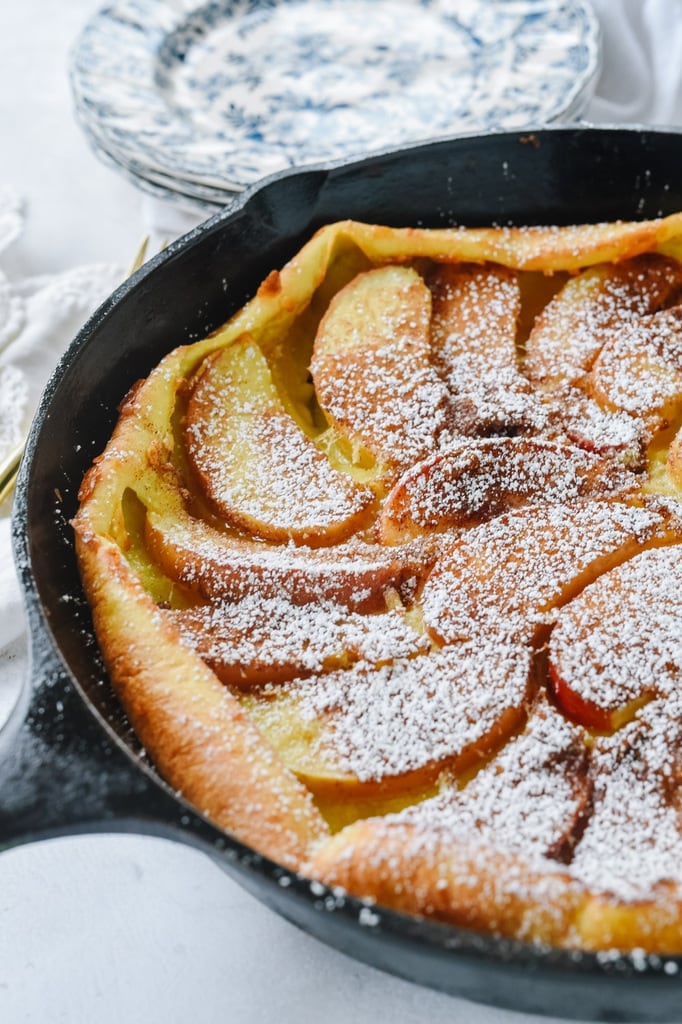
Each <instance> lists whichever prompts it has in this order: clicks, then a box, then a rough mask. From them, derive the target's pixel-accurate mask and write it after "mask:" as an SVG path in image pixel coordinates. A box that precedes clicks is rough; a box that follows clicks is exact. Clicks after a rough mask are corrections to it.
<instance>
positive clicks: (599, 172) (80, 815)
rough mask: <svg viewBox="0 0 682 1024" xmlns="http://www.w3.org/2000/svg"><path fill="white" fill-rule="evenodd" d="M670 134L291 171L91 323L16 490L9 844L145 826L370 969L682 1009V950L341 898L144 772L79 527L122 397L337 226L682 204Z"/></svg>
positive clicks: (509, 141) (503, 999)
mask: <svg viewBox="0 0 682 1024" xmlns="http://www.w3.org/2000/svg"><path fill="white" fill-rule="evenodd" d="M681 166H682V135H680V134H675V133H672V132H662V131H649V130H636V129H594V128H588V127H577V128H560V129H549V130H548V129H544V130H538V131H533V132H525V133H523V134H522V133H511V134H487V135H484V136H469V137H464V138H457V139H452V140H446V141H441V142H436V143H430V144H425V145H421V146H417V147H412V148H409V149H406V150H400V151H393V152H390V153H387V154H384V155H380V156H377V157H373V158H371V159H366V160H361V161H356V162H353V163H344V164H332V165H327V166H325V167H321V168H314V169H309V170H304V171H302V172H298V173H297V172H293V173H285V174H282V175H279V176H276V177H274V178H271V179H269V180H268V181H267V182H265V183H264V184H262V185H261V186H260V187H255V188H253V189H251V190H250V191H248V192H247V193H245V194H244V195H243V196H242V197H241V198H240V199H239V200H238V201H237V202H236V203H235V204H234V205H233V206H232V207H230V208H229V209H227V210H226V211H225V212H223V213H220V214H218V215H217V216H216V217H214V218H213V219H212V220H210V221H208V222H207V223H206V224H204V225H203V226H201V227H200V228H198V229H197V230H196V231H194V232H192V233H191V234H190V235H188V236H186V237H185V238H184V239H182V240H180V241H179V242H177V243H175V244H173V245H172V246H171V247H170V248H169V249H168V250H167V251H166V252H165V253H163V254H162V255H161V256H158V257H157V258H156V259H155V260H153V261H152V263H151V264H150V265H148V266H147V267H145V268H144V269H143V270H142V271H141V272H139V273H138V274H137V275H136V276H135V277H134V278H133V279H132V280H130V281H129V282H127V283H126V284H124V285H123V286H122V287H121V288H119V290H118V291H117V292H116V293H115V294H114V295H113V296H112V297H111V298H110V299H109V300H108V301H107V302H105V303H104V305H103V306H102V307H101V308H100V309H99V311H98V312H97V313H96V314H95V315H94V317H93V318H92V319H91V320H90V322H89V323H88V324H87V325H86V327H85V328H84V329H83V331H81V333H80V334H79V336H78V337H77V338H76V340H75V341H74V342H73V344H72V346H71V347H70V349H69V351H68V352H67V354H66V356H65V358H64V359H63V360H62V363H61V365H60V366H59V368H58V370H57V372H56V373H55V375H54V377H53V379H52V381H51V382H50V385H49V386H48V388H47V391H46V393H45V395H44V398H43V401H42V404H41V406H40V409H39V412H38V414H37V417H36V419H35V422H34V424H33V429H32V432H31V436H30V439H29V443H28V449H27V454H26V457H25V459H24V462H23V466H22V470H21V474H20V479H19V485H18V489H17V495H16V504H15V515H14V543H15V554H16V558H17V563H18V566H19V571H20V574H21V579H22V583H23V588H24V591H25V597H26V608H27V613H28V619H29V625H30V634H31V659H32V667H31V673H30V676H31V678H30V683H28V682H27V684H26V687H25V691H24V693H23V694H22V698H21V699H20V701H19V703H18V705H17V707H16V708H15V711H14V713H13V715H12V718H11V720H10V722H9V724H8V726H7V727H6V728H5V730H4V731H3V733H2V734H1V735H0V848H2V847H9V846H12V845H14V844H17V843H21V842H27V841H30V840H35V839H40V838H42V837H48V836H54V835H59V834H66V833H76V832H86V831H108V832H110V831H135V832H141V833H147V834H153V835H161V836H166V837H170V838H173V839H177V840H179V841H180V842H184V843H188V844H191V845H193V846H196V847H200V848H201V849H203V850H204V851H206V852H207V853H209V854H210V855H211V856H212V857H213V858H214V859H216V860H217V861H218V862H219V863H220V864H221V865H223V866H224V867H225V869H226V870H227V871H228V872H229V873H230V874H231V875H232V876H233V877H234V878H235V879H236V880H237V881H238V882H239V883H240V884H242V885H243V886H244V887H245V888H247V889H248V890H249V891H250V892H252V893H253V894H254V895H255V896H257V897H258V898H259V899H261V900H262V901H263V902H264V903H266V904H268V905H269V906H270V907H272V908H273V909H275V910H277V911H278V912H279V913H281V914H283V915H284V917H286V918H288V919H289V920H290V921H292V922H294V923H296V924H298V925H299V926H301V927H302V928H303V929H305V930H306V931H307V932H309V933H311V934H312V935H315V936H317V937H319V938H320V939H322V940H324V941H325V942H327V943H329V944H331V945H332V946H335V947H337V948H339V949H341V950H343V951H344V952H346V953H348V954H350V955H352V956H355V957H357V958H358V959H361V960H364V961H366V962H368V963H370V964H372V965H374V966H376V967H379V968H383V969H385V970H388V971H391V972H393V973H395V974H398V975H401V976H402V977H405V978H408V979H410V980H412V981H415V982H417V983H420V984H423V985H427V986H430V987H433V988H437V989H441V990H444V991H446V992H451V993H454V994H457V995H461V996H465V997H468V998H470V999H474V1000H478V1001H481V1002H488V1003H492V1004H495V1005H499V1006H506V1007H510V1008H514V1009H517V1010H526V1011H535V1012H543V1013H548V1014H552V1015H558V1016H566V1017H578V1018H583V1019H585V1018H590V1019H596V1020H604V1021H607V1020H640V1021H642V1020H647V1021H648V1020H651V1021H653V1020H663V1019H667V1020H670V1019H673V1018H675V1019H678V1018H679V1017H680V1016H681V1015H682V975H680V974H678V973H677V972H678V970H682V958H680V959H679V960H676V959H670V958H668V959H666V960H665V961H661V960H660V959H658V958H655V957H653V958H643V957H616V958H609V957H598V956H593V955H574V954H572V953H570V952H566V951H563V952H562V951H556V950H540V949H537V948H532V947H529V946H526V945H523V944H522V943H518V942H510V941H502V940H499V939H496V938H494V937H491V936H481V935H477V934H474V933H471V932H469V931H466V930H463V929H456V928H450V927H446V926H441V925H439V924H436V923H431V922H425V921H422V920H419V919H417V918H411V917H407V916H404V915H401V914H397V913H393V912H389V911H384V910H382V909H379V910H378V911H376V913H374V912H370V911H368V910H367V908H363V906H362V904H361V903H359V902H358V901H356V900H353V899H346V900H345V901H343V900H338V899H336V898H335V897H334V896H333V894H331V893H329V892H328V890H326V889H325V888H324V887H322V886H319V885H316V884H313V885H310V884H309V883H308V882H305V881H302V880H301V879H299V878H296V877H295V876H293V875H291V874H290V873H289V872H287V871H285V870H284V869H282V868H281V867H279V866H278V865H277V864H274V863H272V862H271V861H269V860H267V859H266V858H264V857H261V856H259V855H258V854H256V853H254V852H253V851H252V850H250V849H249V848H248V847H246V846H244V845H242V844H241V843H238V842H236V841H235V840H233V839H232V838H230V837H229V836H228V835H225V834H224V833H221V832H220V831H218V830H217V829H215V828H214V827H213V826H212V825H210V824H209V823H208V822H207V821H206V820H204V819H203V818H202V817H201V816H200V815H198V814H197V813H196V812H194V811H193V810H192V808H191V807H189V806H188V805H187V804H185V803H184V802H183V800H182V799H180V798H179V797H178V796H177V795H175V794H174V793H173V792H172V791H171V790H170V788H169V787H168V786H166V784H165V783H163V782H162V781H161V780H160V779H159V778H158V777H157V776H156V775H155V774H154V772H153V770H152V769H151V768H150V766H149V764H148V763H147V762H146V761H145V760H144V756H143V754H142V753H141V751H140V749H139V746H138V744H137V743H136V740H135V738H134V737H133V736H132V735H131V733H130V730H129V728H128V727H127V725H126V723H125V720H124V719H123V717H122V715H121V712H120V709H119V708H118V707H117V705H116V703H115V700H114V698H113V697H112V695H111V693H110V690H109V687H108V684H107V679H106V673H105V671H104V670H103V667H102V665H101V662H100V659H99V655H98V650H97V645H96V643H95V640H94V638H93V634H92V627H91V622H90V618H89V614H88V610H87V606H86V604H85V601H84V597H83V593H82V590H81V586H80V582H79V577H78V573H77V569H76V564H75V559H74V553H73V545H72V538H71V530H70V527H69V519H70V518H71V516H72V515H73V513H74V511H75V508H76V495H77V490H78V485H79V483H80V480H81V478H82V476H83V473H84V471H85V470H86V468H87V467H88V465H89V464H90V462H91V460H92V458H93V457H94V456H95V455H97V454H98V453H99V452H100V451H101V449H102V448H103V447H104V445H105V443H106V440H107V438H108V436H109V434H110V432H111V430H112V427H113V425H114V422H115V420H116V416H117V412H116V410H117V405H118V403H119V402H120V400H121V398H122V397H123V395H124V394H125V393H126V391H127V389H128V387H129V386H130V385H131V384H132V383H133V382H134V381H135V380H136V379H138V378H139V377H141V376H143V375H146V374H147V373H148V372H149V370H150V369H151V368H152V366H154V364H155V363H156V362H157V361H158V360H159V359H160V358H161V356H163V355H164V353H166V352H167V351H169V350H170V349H171V348H174V347H175V346H176V345H179V344H181V343H184V342H187V341H189V340H193V339H196V338H198V337H201V336H203V335H205V334H206V333H207V332H208V331H210V330H212V329H213V328H215V327H217V326H218V325H219V324H220V323H222V322H223V321H224V320H225V319H226V318H227V317H228V316H229V315H230V314H231V313H233V312H234V311H235V310H236V309H237V308H238V307H239V306H240V305H241V304H242V303H243V302H244V301H245V300H246V299H247V298H248V297H250V296H251V295H252V294H253V292H254V291H255V289H256V287H257V285H258V284H259V283H260V281H261V280H262V279H263V278H264V277H265V276H266V275H267V273H268V272H269V271H270V270H272V269H273V268H275V267H279V266H281V265H282V264H283V263H284V262H285V261H286V260H287V259H288V258H289V257H290V256H292V255H293V254H294V253H295V252H296V251H297V250H298V249H299V247H300V246H301V245H302V244H303V243H304V242H305V241H306V240H307V239H308V237H309V236H310V235H311V233H312V232H313V231H314V230H315V229H316V228H318V227H320V226H321V225H323V224H325V223H328V222H330V221H334V220H338V219H343V218H355V219H359V220H366V221H371V222H373V223H379V224H382V223H383V224H390V225H394V226H406V225H423V226H425V227H442V226H445V225H450V224H453V223H459V224H464V225H472V226H473V225H483V224H491V223H495V224H547V223H550V224H551V223H556V224H567V223H576V222H583V221H602V220H615V219H619V218H624V219H639V218H648V217H656V216H658V215H661V214H668V213H672V212H674V211H676V210H680V209H682V175H681V174H680V167H681Z"/></svg>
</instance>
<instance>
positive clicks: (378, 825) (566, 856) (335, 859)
mask: <svg viewBox="0 0 682 1024" xmlns="http://www.w3.org/2000/svg"><path fill="white" fill-rule="evenodd" d="M589 760H590V758H589V753H588V751H587V748H586V746H585V743H584V738H583V731H582V730H581V729H579V728H578V727H576V726H574V725H572V724H571V723H569V722H566V721H565V719H563V718H562V716H561V715H560V714H559V713H558V712H557V711H555V710H554V709H553V708H552V707H551V706H550V705H549V703H548V702H547V701H545V700H542V699H540V700H539V702H538V704H537V705H536V706H535V707H534V708H533V711H532V713H531V716H530V718H529V720H528V723H527V724H526V727H525V729H524V730H523V732H522V733H520V734H519V735H518V736H517V737H515V738H514V739H512V740H510V741H509V743H508V744H507V745H506V747H505V748H504V750H502V751H501V752H500V753H498V754H497V755H496V756H495V757H494V758H493V759H492V760H491V761H490V762H489V763H488V764H486V765H485V766H484V767H483V768H482V769H481V770H480V771H479V772H478V773H477V774H476V775H475V776H474V778H473V779H472V780H471V781H470V782H468V783H467V784H466V785H465V786H464V787H463V788H461V787H460V786H458V785H456V784H454V783H453V782H450V783H448V784H447V785H445V786H444V788H443V790H442V792H441V793H439V794H438V795H437V796H435V797H432V798H430V799H426V800H423V801H421V802H420V803H418V804H415V805H414V806H412V807H408V808H406V809H405V810H402V811H400V812H399V813H396V814H388V815H386V816H384V817H382V818H378V817H375V818H373V819H370V820H367V821H363V822H358V823H357V824H353V825H350V826H349V827H348V828H345V829H344V830H343V831H342V832H340V833H339V834H338V836H336V837H333V838H332V839H331V840H326V841H325V842H323V843H321V844H320V846H319V847H318V848H317V850H316V851H315V852H314V855H313V858H312V860H311V862H310V863H309V865H307V866H306V872H309V873H310V874H311V875H312V876H313V877H316V878H321V879H322V880H323V881H325V882H327V883H328V884H330V885H341V886H343V887H344V888H345V889H347V890H348V891H350V892H352V893H354V894H355V895H357V896H360V897H366V898H373V899H376V900H382V899H384V898H385V895H386V893H387V892H390V897H389V899H388V900H387V903H388V904H389V905H390V906H396V899H397V901H398V905H399V906H401V908H402V909H405V910H408V911H409V912H411V913H417V914H420V913H424V912H425V910H426V905H427V903H428V904H431V902H432V901H433V904H434V905H435V906H436V907H437V908H438V913H437V916H439V917H441V918H444V919H445V920H449V921H456V922H459V923H464V922H466V923H468V924H472V923H474V922H472V921H471V919H470V917H469V915H470V914H471V902H472V890H473V891H474V892H475V893H476V896H475V897H474V899H473V902H474V904H475V905H476V906H478V899H479V896H480V894H484V902H486V901H487V899H489V898H490V897H489V895H488V887H489V886H490V887H492V886H493V885H494V884H495V883H494V881H493V876H494V877H495V878H496V880H497V883H498V884H499V883H500V882H502V884H503V880H504V878H505V877H509V867H510V866H512V865H513V866H514V867H518V866H519V865H518V863H517V861H516V858H519V859H520V861H521V863H523V864H524V868H525V870H524V873H523V875H522V876H521V878H516V882H517V883H519V882H520V883H521V884H520V889H519V890H518V895H519V896H520V894H521V892H523V890H524V881H523V880H526V882H528V889H527V890H526V899H527V900H528V901H529V902H530V901H531V894H532V892H533V885H532V883H531V881H530V880H531V878H532V877H533V875H534V874H536V873H538V874H542V873H546V874H547V876H548V884H549V885H550V886H551V885H552V878H553V877H554V873H555V872H556V871H557V863H556V862H557V861H561V862H566V861H568V860H570V856H571V853H572V851H573V849H574V847H575V845H576V843H577V842H578V840H579V839H580V836H581V834H582V831H583V828H584V825H585V822H586V820H587V818H588V817H589V811H590V806H591V796H592V779H591V774H590V769H589ZM420 846H421V848H419V847H420ZM418 850H419V852H418ZM425 856H426V857H427V859H428V862H429V864H428V867H426V865H424V864H423V861H424V857H425ZM415 861H421V862H422V868H421V869H420V871H419V876H418V877H419V884H418V885H416V886H415V885H414V884H413V882H414V878H415V867H414V864H415ZM462 862H464V863H466V864H467V865H468V868H469V870H468V872H467V875H466V876H465V877H466V878H467V880H468V885H464V884H463V881H462V880H460V883H459V885H457V884H455V882H454V878H455V876H456V874H457V873H458V869H459V868H460V867H461V866H462ZM552 862H554V863H552ZM493 866H494V867H493ZM444 889H445V890H446V891H447V897H448V898H447V899H445V898H442V892H443V890H444ZM527 909H530V908H528V907H527ZM533 909H534V908H533ZM429 911H431V906H430V907H429ZM496 920H497V919H496Z"/></svg>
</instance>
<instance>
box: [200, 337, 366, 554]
mask: <svg viewBox="0 0 682 1024" xmlns="http://www.w3.org/2000/svg"><path fill="white" fill-rule="evenodd" d="M184 441H185V450H186V453H187V458H188V460H189V462H190V464H191V466H192V468H193V470H194V474H195V477H196V479H197V480H198V481H199V484H200V487H201V490H202V492H203V493H204V495H205V496H206V497H207V498H208V499H209V501H210V503H211V505H212V506H213V508H214V509H215V510H216V511H217V512H218V513H219V514H220V515H221V516H223V517H224V519H225V520H226V521H227V522H228V523H231V524H232V525H234V526H237V527H240V528H241V529H244V530H247V531H248V532H249V533H251V534H254V535H256V536H258V537H264V538H266V539H267V540H272V541H279V542H287V541H289V540H292V541H294V542H295V543H297V544H301V543H305V544H309V545H322V544H335V543H337V542H338V541H341V540H345V539H346V538H347V537H348V536H349V535H350V534H351V533H354V532H355V531H356V530H358V529H359V528H360V527H361V526H363V525H364V524H365V523H366V522H367V520H368V517H369V515H370V513H371V509H372V505H373V502H374V494H373V492H372V490H371V489H370V488H369V487H364V486H362V485H360V484H359V483H356V482H355V481H354V480H353V479H351V477H350V476H348V475H346V474H344V473H342V472H339V471H338V470H336V469H334V468H333V467H332V466H331V465H330V463H329V461H328V459H327V457H326V456H325V455H324V453H323V452H321V451H320V450H319V448H317V446H316V445H315V443H314V442H313V441H312V440H311V439H310V438H309V437H307V436H306V435H305V434H304V433H303V431H302V430H301V429H300V428H299V427H298V426H297V424H296V423H295V422H294V420H293V419H292V418H291V417H290V416H289V414H288V413H287V412H286V410H285V408H284V405H283V404H282V401H281V400H280V398H279V395H278V394H277V390H276V388H275V385H274V384H273V381H272V376H271V373H270V369H269V367H268V364H267V361H266V359H265V357H264V356H263V354H262V352H261V351H260V349H259V348H258V346H257V345H256V344H254V343H253V342H252V341H250V339H249V338H248V336H244V337H243V338H241V339H239V340H238V341H236V342H235V343H234V344H232V345H230V346H229V347H228V348H226V349H224V350H223V351H221V352H218V353H216V354H215V355H214V356H211V357H210V358H209V359H208V360H207V361H206V362H205V364H204V366H203V368H202V371H201V373H200V375H199V377H198V379H197V380H196V382H195V384H194V386H193V389H192V392H191V395H190V398H189V401H188V403H187V412H186V416H185V422H184Z"/></svg>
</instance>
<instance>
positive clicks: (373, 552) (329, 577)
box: [144, 493, 435, 612]
mask: <svg viewBox="0 0 682 1024" xmlns="http://www.w3.org/2000/svg"><path fill="white" fill-rule="evenodd" d="M168 501H169V503H168V506H167V508H165V509H164V510H163V511H161V510H156V509H149V510H148V511H147V514H146V517H145V526H144V536H145V544H146V547H147V550H148V551H149V554H150V556H151V557H152V559H153V560H154V561H155V562H156V563H157V564H158V565H159V566H160V568H161V569H162V570H163V572H164V573H165V574H166V575H167V576H168V577H169V578H170V579H172V580H175V581H176V582H177V583H181V584H183V585H184V586H186V587H188V588H189V589H190V590H191V591H194V592H195V593H198V594H200V595H201V597H203V598H204V599H205V600H207V601H239V600H242V599H243V598H245V597H248V596H249V595H251V594H253V593H255V592H259V593H260V594H262V595H263V596H264V597H267V598H275V597H279V596H286V597H287V598H288V599H289V600H291V601H293V602H294V604H307V603H309V602H313V601H334V602H336V603H338V604H342V605H344V606H345V607H347V608H351V609H353V610H355V611H362V612H381V611H385V610H386V608H387V605H388V603H389V602H390V597H391V594H392V593H393V592H394V591H397V592H398V594H399V595H401V597H402V598H404V599H405V600H406V601H408V600H410V599H411V598H412V597H413V596H414V590H415V587H416V586H417V584H418V581H419V580H421V579H423V578H424V576H425V575H426V572H427V571H428V569H429V568H430V566H431V565H432V564H433V561H434V559H435V554H434V552H433V551H432V549H431V548H430V547H429V546H428V545H424V544H420V543H417V544H409V545H405V546H404V547H401V548H390V549H389V548H384V547H381V546H380V545H378V544H367V543H364V542H363V541H360V540H358V539H355V538H352V539H351V540H350V541H347V542H346V543H345V544H339V545H337V546H336V547H334V548H309V547H305V546H300V547H295V546H293V545H281V546H277V545H271V544H264V543H262V542H258V541H252V540H248V539H246V538H244V537H238V536H235V535H231V534H228V533H223V532H221V531H220V530H217V529H215V527H212V526H210V525H209V524H208V523H205V522H203V520H201V519H195V518H193V517H192V516H190V515H189V513H188V512H187V511H186V509H185V508H184V506H183V504H182V501H181V497H180V495H179V494H177V495H173V494H172V493H170V494H169V495H168Z"/></svg>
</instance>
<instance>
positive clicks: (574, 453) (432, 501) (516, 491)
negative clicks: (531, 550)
mask: <svg viewBox="0 0 682 1024" xmlns="http://www.w3.org/2000/svg"><path fill="white" fill-rule="evenodd" d="M637 485H638V481H637V478H636V477H635V476H633V475H632V474H631V473H628V472H626V471H625V470H623V469H621V468H619V467H617V466H615V465H614V464H613V463H612V462H609V461H607V460H604V459H600V458H599V457H597V456H595V455H590V454H588V453H587V452H584V451H581V450H580V449H579V448H576V447H574V446H573V445H568V444H558V443H556V442H551V441H541V440H539V439H538V440H536V439H533V438H509V437H505V438H494V439H489V440H481V441H469V442H461V443H459V444H453V445H452V446H450V447H449V448H448V449H447V450H446V451H444V452H440V453H438V454H437V455H433V456H431V457H430V458H429V459H426V460H425V461H424V462H421V463H419V464H418V465H416V466H413V467H412V468H411V469H409V470H408V471H407V472H406V473H404V474H403V476H402V477H401V478H400V480H399V481H398V482H397V484H396V485H395V486H394V487H393V489H392V490H391V492H390V494H389V495H388V497H387V498H386V501H385V502H384V504H383V507H382V510H381V515H380V517H379V536H380V539H381V542H382V543H383V544H402V543H405V542H406V541H409V540H411V539H412V538H414V537H417V536H420V535H422V534H425V533H430V532H441V531H444V530H447V529H451V528H457V527H462V526H471V525H474V524H476V523H479V522H482V521H483V520H485V519H489V518H491V517H492V516H495V515H499V514H500V513H502V512H504V511H506V510H508V509H513V508H518V507H520V506H522V505H526V504H534V505H543V504H556V503H566V502H569V501H575V500H577V499H578V498H584V497H598V496H600V495H601V496H604V495H608V494H613V493H614V492H616V491H627V490H633V489H634V488H635V487H636V486H637Z"/></svg>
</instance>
